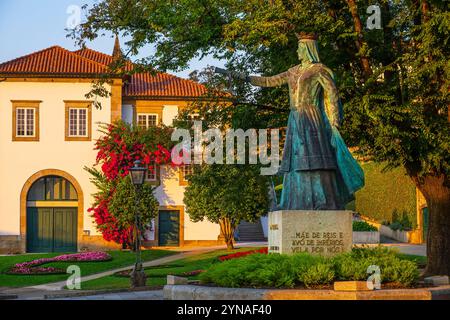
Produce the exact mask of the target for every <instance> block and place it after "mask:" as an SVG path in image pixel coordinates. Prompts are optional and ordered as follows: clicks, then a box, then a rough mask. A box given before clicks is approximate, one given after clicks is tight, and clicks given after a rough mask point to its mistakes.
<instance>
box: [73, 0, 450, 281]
mask: <svg viewBox="0 0 450 320" xmlns="http://www.w3.org/2000/svg"><path fill="white" fill-rule="evenodd" d="M378 3H379V5H380V7H381V9H382V29H381V30H376V29H375V30H364V29H363V26H364V22H365V17H367V14H366V8H367V7H368V6H369V5H372V4H373V3H372V1H369V0H356V1H350V0H348V1H344V0H331V1H323V0H297V1H285V0H274V1H265V0H247V1H238V0H228V1H222V0H191V1H170V2H167V1H162V0H159V1H158V0H157V1H152V2H142V1H125V0H114V1H113V0H109V1H106V0H105V1H101V2H99V3H98V4H96V5H94V6H93V7H92V8H91V9H90V11H89V12H88V17H87V20H86V23H83V24H81V25H80V28H79V29H78V30H76V31H75V32H74V33H73V35H74V36H75V37H76V38H77V39H78V40H81V42H82V41H83V40H84V39H90V40H92V39H94V38H95V37H96V36H97V34H98V32H99V31H100V30H103V29H106V30H111V31H115V32H123V33H124V34H126V35H129V36H130V38H131V40H130V41H129V42H128V44H129V48H130V53H131V54H135V53H137V52H138V50H139V48H141V47H142V46H143V45H145V44H148V43H152V44H155V45H156V53H155V54H154V55H152V56H150V57H148V59H146V60H145V62H146V63H148V64H149V65H151V66H152V67H153V68H157V69H160V70H166V69H172V70H179V69H183V68H186V67H187V64H188V62H189V61H190V60H191V59H192V58H194V57H198V56H202V55H205V54H210V53H212V54H213V55H214V56H216V57H219V58H224V59H227V61H228V67H229V68H232V69H236V70H238V71H245V72H251V73H255V72H256V73H262V74H264V75H273V74H276V73H279V72H281V71H285V70H286V69H287V68H289V67H292V66H293V65H295V64H297V63H298V61H297V58H296V56H297V55H296V49H297V40H296V37H295V32H299V31H315V32H318V33H319V34H320V41H319V42H320V46H321V48H320V49H321V57H322V60H323V61H324V63H325V64H326V65H328V66H329V67H330V68H332V69H333V70H334V71H335V73H336V75H337V81H338V86H339V89H340V93H341V98H342V101H343V103H344V110H345V114H346V116H345V119H344V126H343V134H344V137H345V138H346V140H347V143H348V144H349V145H351V146H357V147H358V148H359V152H360V153H362V154H363V155H364V157H365V158H367V159H372V160H374V161H380V162H381V161H386V162H387V163H388V164H389V166H388V168H392V167H396V166H404V167H405V168H406V170H407V172H408V175H409V176H410V177H411V179H412V180H413V181H414V182H415V184H416V186H417V188H418V189H419V190H420V191H421V192H422V193H423V194H424V196H425V198H426V200H427V203H428V206H429V213H430V223H429V233H428V239H427V252H428V264H427V269H426V273H427V274H450V213H449V210H448V208H449V207H450V179H449V175H450V165H449V160H450V126H449V122H448V117H449V116H448V112H449V110H448V106H449V104H450V103H449V91H448V88H449V79H450V77H449V70H450V67H449V62H448V61H449V47H450V46H449V33H450V32H449V29H450V19H449V13H448V12H447V8H446V4H445V3H444V2H442V1H438V0H421V1H418V0H399V1H390V0H381V1H378ZM244 89H245V88H244ZM284 90H286V88H280V89H260V90H256V91H251V92H250V91H247V95H243V97H244V98H245V99H249V100H250V102H251V103H254V105H255V106H256V105H258V106H259V105H262V106H271V107H272V108H269V109H266V110H264V112H265V113H266V116H267V118H270V117H271V116H272V115H278V116H280V115H286V114H287V113H288V110H289V105H288V103H287V101H286V99H285V98H283V97H285V96H286V94H285V91H284ZM244 106H245V105H244ZM250 108H252V107H250ZM261 113H262V112H261ZM249 117H250V119H253V117H252V115H251V114H250V115H249ZM268 123H269V124H270V121H268Z"/></svg>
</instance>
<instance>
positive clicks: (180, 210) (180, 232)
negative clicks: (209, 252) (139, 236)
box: [155, 205, 184, 247]
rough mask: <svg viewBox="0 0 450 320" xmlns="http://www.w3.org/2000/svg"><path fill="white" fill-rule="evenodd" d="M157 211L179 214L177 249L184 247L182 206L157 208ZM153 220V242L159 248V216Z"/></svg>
mask: <svg viewBox="0 0 450 320" xmlns="http://www.w3.org/2000/svg"><path fill="white" fill-rule="evenodd" d="M158 210H159V211H161V210H162V211H179V212H180V230H179V234H178V237H179V242H180V243H179V247H184V206H170V205H169V206H159V208H158ZM156 218H157V219H155V241H156V242H157V243H158V246H159V215H158V217H156Z"/></svg>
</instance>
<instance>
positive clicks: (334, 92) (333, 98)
mask: <svg viewBox="0 0 450 320" xmlns="http://www.w3.org/2000/svg"><path fill="white" fill-rule="evenodd" d="M319 82H320V84H321V85H322V87H323V92H324V107H325V112H326V114H327V117H328V120H329V121H330V124H331V125H332V126H334V127H336V128H339V126H340V124H341V111H340V101H339V94H338V89H337V87H336V84H335V82H334V80H333V79H332V78H331V75H330V74H329V73H328V72H326V71H323V72H320V74H319Z"/></svg>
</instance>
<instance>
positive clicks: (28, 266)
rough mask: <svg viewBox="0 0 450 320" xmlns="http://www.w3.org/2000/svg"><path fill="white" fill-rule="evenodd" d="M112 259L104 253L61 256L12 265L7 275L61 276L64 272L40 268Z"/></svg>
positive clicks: (56, 269) (53, 268)
mask: <svg viewBox="0 0 450 320" xmlns="http://www.w3.org/2000/svg"><path fill="white" fill-rule="evenodd" d="M111 259H112V257H111V256H110V255H109V254H107V253H106V252H83V253H75V254H63V255H60V256H57V257H53V258H42V259H36V260H33V261H28V262H23V263H18V264H16V265H14V266H13V267H12V268H11V269H10V270H9V271H8V272H7V273H8V274H25V275H26V274H63V273H66V271H65V270H63V269H60V268H55V267H41V266H42V265H43V264H47V263H52V262H101V261H109V260H111Z"/></svg>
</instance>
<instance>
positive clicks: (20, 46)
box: [0, 0, 223, 78]
mask: <svg viewBox="0 0 450 320" xmlns="http://www.w3.org/2000/svg"><path fill="white" fill-rule="evenodd" d="M95 2H98V0H0V63H2V62H5V61H9V60H12V59H15V58H18V57H20V56H23V55H27V54H29V53H32V52H35V51H39V50H42V49H45V48H48V47H51V46H54V45H58V46H61V47H63V48H66V49H68V50H75V49H77V47H76V46H75V42H74V40H72V39H70V38H66V34H67V31H66V30H65V29H66V27H67V25H68V23H69V25H70V23H74V22H75V21H76V20H74V17H75V15H74V11H71V10H73V7H72V6H78V7H81V6H82V5H83V4H89V5H91V4H93V3H95ZM124 42H125V40H124V39H121V43H122V45H123V43H124ZM87 46H88V47H89V48H91V49H94V50H97V51H100V52H104V53H107V54H111V53H112V50H113V46H114V38H112V36H111V35H109V36H105V37H101V38H97V39H96V40H94V41H93V42H88V43H87ZM151 53H152V49H151V48H150V47H149V48H144V49H143V50H142V52H140V54H139V56H137V57H133V59H134V58H143V57H145V56H148V55H149V54H151ZM208 65H215V66H219V67H222V66H223V62H221V61H217V60H215V59H213V58H212V57H205V58H204V59H202V60H201V61H199V60H197V59H195V60H192V61H191V63H190V66H189V69H187V70H184V71H181V72H170V71H169V72H170V73H172V74H175V75H177V76H180V77H183V78H187V77H188V75H189V73H190V72H192V71H194V70H201V69H203V68H205V67H206V66H208Z"/></svg>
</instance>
